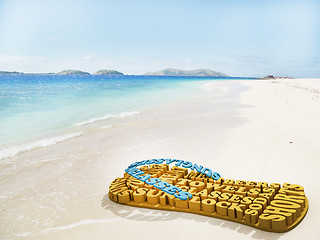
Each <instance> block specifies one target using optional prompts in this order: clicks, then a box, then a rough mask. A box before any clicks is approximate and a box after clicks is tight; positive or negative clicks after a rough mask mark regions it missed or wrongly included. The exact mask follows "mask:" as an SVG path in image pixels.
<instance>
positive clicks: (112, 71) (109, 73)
mask: <svg viewBox="0 0 320 240" xmlns="http://www.w3.org/2000/svg"><path fill="white" fill-rule="evenodd" d="M94 75H123V73H122V72H118V71H116V70H106V69H104V70H99V71H98V72H96V73H95V74H94Z"/></svg>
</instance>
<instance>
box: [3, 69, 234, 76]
mask: <svg viewBox="0 0 320 240" xmlns="http://www.w3.org/2000/svg"><path fill="white" fill-rule="evenodd" d="M22 74H43V75H124V74H123V73H122V72H118V71H116V70H106V69H104V70H99V71H98V72H96V73H94V74H91V73H89V72H84V71H80V70H70V69H67V70H63V71H61V72H58V73H23V72H8V71H0V75H22ZM144 75H148V76H187V77H229V76H228V75H227V74H225V73H222V72H216V71H212V70H208V69H197V70H192V71H185V70H180V69H174V68H166V69H163V70H161V71H158V72H148V73H145V74H144Z"/></svg>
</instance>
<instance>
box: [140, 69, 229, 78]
mask: <svg viewBox="0 0 320 240" xmlns="http://www.w3.org/2000/svg"><path fill="white" fill-rule="evenodd" d="M144 75H150V76H187V77H229V76H228V75H227V74H225V73H222V72H215V71H212V70H208V69H197V70H192V71H184V70H180V69H174V68H166V69H163V70H161V71H158V72H148V73H145V74H144Z"/></svg>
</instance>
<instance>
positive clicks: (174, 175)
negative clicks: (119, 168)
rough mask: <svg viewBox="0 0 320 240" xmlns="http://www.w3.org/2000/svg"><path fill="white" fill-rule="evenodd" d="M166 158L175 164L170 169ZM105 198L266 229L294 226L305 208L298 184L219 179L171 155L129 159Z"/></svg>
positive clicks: (287, 228) (207, 171) (301, 190)
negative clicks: (137, 159)
mask: <svg viewBox="0 0 320 240" xmlns="http://www.w3.org/2000/svg"><path fill="white" fill-rule="evenodd" d="M171 163H175V166H173V167H171V168H169V164H171ZM144 165H145V166H144ZM189 169H190V170H191V171H189ZM109 198H110V199H111V200H112V201H114V202H117V203H121V204H126V205H129V206H135V207H144V208H152V209H161V210H171V211H179V212H188V213H196V214H201V215H205V216H209V217H215V218H220V219H225V220H230V221H233V222H238V223H242V224H246V225H249V226H252V227H255V228H258V229H262V230H265V231H270V232H286V231H289V230H291V229H293V228H294V227H296V226H297V225H298V224H299V223H300V222H301V221H302V219H303V218H304V216H305V215H306V213H307V210H308V199H307V197H306V196H305V193H304V188H303V187H302V186H300V185H297V184H290V183H284V184H283V185H282V186H281V185H280V184H279V183H271V184H268V183H266V182H255V181H243V180H236V181H235V180H231V179H224V178H221V176H220V174H219V173H217V172H213V171H212V170H211V169H209V168H204V167H203V166H201V165H200V166H199V165H197V164H192V163H191V162H186V161H183V160H176V159H151V160H144V161H141V162H136V163H133V164H131V165H130V166H129V167H128V168H127V169H126V170H125V173H124V176H123V177H119V178H116V179H115V180H114V181H113V182H112V183H111V186H110V187H109Z"/></svg>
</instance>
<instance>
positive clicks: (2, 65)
mask: <svg viewBox="0 0 320 240" xmlns="http://www.w3.org/2000/svg"><path fill="white" fill-rule="evenodd" d="M167 67H173V68H180V69H185V70H191V69H198V68H208V69H212V70H216V71H222V72H225V73H227V74H229V75H231V76H264V75H267V74H273V75H281V76H293V77H320V1H319V0H300V1H296V0H287V1H286V0H283V1H281V0H265V1H264V0H260V1H255V0H227V1H226V0H225V1H223V0H220V1H214V0H212V1H209V0H194V1H188V0H184V1H182V0H181V1H178V0H168V1H167V0H161V1H156V0H146V1H139V0H135V1H125V0H113V1H102V0H101V1H98V0H91V1H90V0H88V1H81V0H77V1H72V0H71V1H68V0H63V1H61V0H52V1H50V0H49V1H42V0H28V1H27V0H0V70H8V71H13V70H15V71H25V72H57V71H61V70H63V69H80V70H84V71H89V72H95V71H97V70H99V69H116V70H119V71H122V72H124V73H127V74H143V73H145V72H148V71H157V70H160V69H163V68H167Z"/></svg>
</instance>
